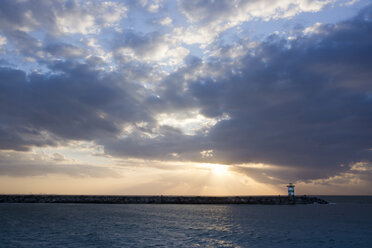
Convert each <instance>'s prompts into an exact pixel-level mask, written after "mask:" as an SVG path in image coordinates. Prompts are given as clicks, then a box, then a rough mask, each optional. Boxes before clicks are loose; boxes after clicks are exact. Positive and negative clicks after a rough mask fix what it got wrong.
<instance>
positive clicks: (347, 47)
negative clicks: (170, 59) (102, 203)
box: [105, 7, 372, 180]
mask: <svg viewBox="0 0 372 248" xmlns="http://www.w3.org/2000/svg"><path fill="white" fill-rule="evenodd" d="M371 13H372V8H371V7H369V8H367V9H365V10H364V11H362V12H361V13H360V14H359V15H358V16H357V17H355V18H353V19H351V20H349V21H345V22H341V23H338V24H335V25H324V26H321V27H318V30H317V31H316V32H315V33H312V34H307V35H302V36H299V37H298V38H297V40H293V41H288V40H286V39H283V38H280V37H278V36H275V35H274V36H271V37H269V38H268V39H267V40H266V41H265V42H263V43H261V44H260V45H258V46H257V47H256V48H254V49H253V50H251V52H250V53H249V55H246V56H244V57H242V58H241V59H234V64H233V65H231V66H226V64H223V63H222V62H223V61H224V59H223V58H220V57H217V58H215V60H213V59H211V62H210V63H209V65H207V67H208V68H209V70H212V69H213V70H216V71H220V72H221V75H222V76H221V77H219V78H216V77H213V78H212V77H208V76H204V77H198V79H196V80H193V81H189V82H188V86H187V88H188V91H186V92H185V91H183V94H180V95H178V94H177V92H182V90H183V88H182V86H181V85H182V82H183V80H184V77H183V76H184V75H185V74H187V73H191V71H192V70H187V68H183V69H181V70H180V71H178V72H176V73H174V74H173V75H170V76H169V77H168V78H167V79H165V81H164V85H165V88H164V89H162V90H159V92H158V93H159V95H160V96H161V97H160V99H158V100H156V99H153V100H152V107H153V106H156V104H159V105H160V106H162V107H166V106H167V104H169V103H172V104H173V105H174V106H176V104H179V105H180V107H179V108H176V109H178V110H181V109H182V106H188V107H191V106H198V107H200V108H201V111H202V113H203V114H204V115H206V116H209V117H217V116H220V115H222V114H223V113H227V114H228V115H229V116H230V119H229V120H223V121H221V122H219V123H218V124H217V125H216V126H214V127H213V128H212V129H211V130H210V131H209V133H208V134H205V133H203V134H202V133H199V134H198V135H196V136H192V137H191V136H186V135H184V134H180V133H177V134H174V133H173V134H172V135H170V134H163V135H160V136H159V137H155V138H152V139H149V138H138V136H134V137H129V138H124V139H121V140H115V141H110V142H107V143H105V148H106V152H107V153H112V154H114V155H116V156H120V154H122V155H123V156H134V157H140V158H148V159H151V158H156V159H171V158H170V157H171V154H172V153H177V154H178V156H177V158H174V159H182V160H190V161H204V162H205V161H209V162H220V163H229V164H239V163H249V162H259V163H267V164H275V165H278V166H282V167H283V168H287V169H288V170H291V171H292V172H291V173H290V174H288V171H287V170H277V169H265V170H257V169H247V168H240V169H239V168H237V170H238V171H240V172H242V173H248V174H249V173H251V174H252V173H253V174H257V175H258V174H260V175H263V176H262V180H264V178H266V179H265V180H269V179H267V178H270V176H274V177H275V176H276V177H278V178H282V179H283V178H285V179H288V180H299V179H314V178H326V177H329V176H332V175H336V174H338V173H342V172H345V171H347V170H349V169H350V167H349V165H351V164H353V163H355V162H358V161H370V160H371V159H372V152H371V150H370V149H371V148H372V92H371V87H372V83H371V78H372V73H371V70H370V68H371V63H372V60H371V58H372V56H370V55H371V53H372V45H371V44H372V32H371V30H372V22H371ZM247 49H249V48H247ZM252 54H254V55H252ZM226 60H228V59H226ZM221 61H222V62H221ZM190 67H191V66H190ZM211 68H212V69H211ZM194 69H195V70H200V66H198V65H196V67H194ZM182 70H183V72H182ZM205 70H208V69H205ZM172 99H173V100H172ZM184 99H189V100H190V101H186V102H187V103H185V101H184ZM194 104H195V105H194ZM158 109H160V108H158ZM173 110H175V109H173ZM202 150H213V151H214V152H213V157H207V158H202V156H201V154H200V152H201V151H202ZM121 151H122V153H121ZM289 168H291V169H289Z"/></svg>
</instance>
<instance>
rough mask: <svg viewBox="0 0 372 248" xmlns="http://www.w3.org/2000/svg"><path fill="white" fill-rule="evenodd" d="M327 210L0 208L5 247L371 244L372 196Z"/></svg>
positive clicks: (339, 201) (337, 200) (344, 200)
mask: <svg viewBox="0 0 372 248" xmlns="http://www.w3.org/2000/svg"><path fill="white" fill-rule="evenodd" d="M322 198H324V199H326V200H329V201H330V202H331V204H328V205H319V204H312V205H294V206H268V205H140V204H138V205H137V204H134V205H105V204H23V203H13V204H8V203H3V204H0V247H2V248H5V247H38V248H39V247H79V248H81V247H301V248H306V247H311V248H314V247H337V248H339V247H345V248H353V247H363V248H369V247H372V197H331V196H330V197H322Z"/></svg>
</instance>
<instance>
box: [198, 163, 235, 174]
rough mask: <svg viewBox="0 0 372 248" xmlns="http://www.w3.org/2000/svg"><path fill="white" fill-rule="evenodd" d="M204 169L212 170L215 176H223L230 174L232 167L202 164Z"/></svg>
mask: <svg viewBox="0 0 372 248" xmlns="http://www.w3.org/2000/svg"><path fill="white" fill-rule="evenodd" d="M201 166H202V167H204V168H207V169H209V170H211V171H212V172H213V173H214V174H217V175H223V174H227V173H229V169H230V166H229V165H225V164H202V165H201Z"/></svg>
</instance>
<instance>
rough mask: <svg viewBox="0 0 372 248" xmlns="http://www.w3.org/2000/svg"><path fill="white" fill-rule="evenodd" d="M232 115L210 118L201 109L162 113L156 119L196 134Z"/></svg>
mask: <svg viewBox="0 0 372 248" xmlns="http://www.w3.org/2000/svg"><path fill="white" fill-rule="evenodd" d="M229 118H230V117H229V116H228V115H227V114H223V115H221V116H219V117H216V118H208V117H205V116H204V115H202V114H200V112H199V110H197V109H196V110H191V111H184V112H182V113H161V114H158V115H157V116H156V117H155V119H156V120H157V121H158V124H159V125H167V126H171V127H174V128H177V129H180V130H181V131H182V132H183V133H184V134H186V135H195V134H197V133H198V132H208V130H209V129H210V128H211V127H213V126H214V125H216V124H217V123H218V122H220V121H222V120H228V119H229Z"/></svg>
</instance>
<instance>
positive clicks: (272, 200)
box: [0, 195, 328, 205]
mask: <svg viewBox="0 0 372 248" xmlns="http://www.w3.org/2000/svg"><path fill="white" fill-rule="evenodd" d="M0 203H95V204H264V205H292V204H313V203H319V204H327V203H328V202H327V201H325V200H322V199H320V198H318V197H311V196H295V197H288V196H162V195H160V196H128V195H126V196H120V195H0Z"/></svg>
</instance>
